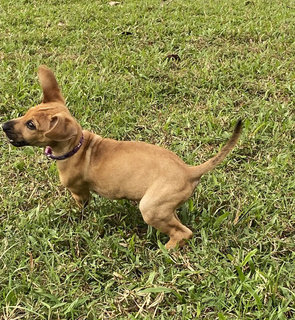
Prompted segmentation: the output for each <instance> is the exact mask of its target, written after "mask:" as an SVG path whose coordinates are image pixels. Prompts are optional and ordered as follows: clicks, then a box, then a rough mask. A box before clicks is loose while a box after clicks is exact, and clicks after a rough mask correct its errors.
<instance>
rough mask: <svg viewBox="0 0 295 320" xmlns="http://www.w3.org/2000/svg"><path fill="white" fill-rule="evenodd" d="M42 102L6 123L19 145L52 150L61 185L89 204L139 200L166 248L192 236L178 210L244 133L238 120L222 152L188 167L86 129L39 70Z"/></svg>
mask: <svg viewBox="0 0 295 320" xmlns="http://www.w3.org/2000/svg"><path fill="white" fill-rule="evenodd" d="M38 76H39V81H40V84H41V86H42V89H43V101H42V103H41V104H40V105H37V106H36V107H32V108H30V109H29V110H28V112H27V113H26V114H25V115H24V116H23V117H20V118H17V119H14V120H11V121H8V122H6V123H4V124H3V125H2V127H3V130H4V131H5V133H6V135H7V137H8V138H9V141H10V142H11V143H12V144H13V145H14V146H17V147H21V146H39V147H45V146H49V147H47V151H46V152H47V155H48V156H49V157H51V158H53V159H56V160H57V168H58V172H59V177H60V180H61V183H62V184H63V185H64V186H65V187H67V188H68V189H69V190H70V191H71V193H72V195H73V197H74V198H75V200H76V201H77V203H78V204H79V205H80V206H84V205H85V204H86V203H87V202H88V200H89V197H90V192H91V191H93V192H96V193H98V194H99V195H101V196H103V197H106V198H109V199H122V198H126V199H130V200H136V201H139V209H140V211H141V213H142V216H143V219H144V221H145V222H146V223H147V224H149V225H151V226H153V227H155V228H156V229H158V230H160V231H161V232H164V233H166V234H167V235H168V236H169V237H170V240H169V241H168V243H167V244H166V247H167V248H174V247H175V246H176V245H178V244H182V243H183V241H184V240H186V239H190V238H191V237H192V232H191V230H190V229H188V228H187V227H185V226H184V225H183V224H181V222H180V221H179V219H178V217H177V215H176V209H177V208H178V207H179V206H180V205H181V204H182V203H184V202H185V201H186V200H187V199H188V198H189V197H190V196H191V194H192V193H193V191H194V189H195V187H196V185H197V184H198V183H199V181H200V178H201V176H202V175H203V174H205V173H207V172H208V171H210V170H212V169H213V168H215V167H216V166H217V165H218V164H219V163H220V162H221V161H222V160H223V159H224V158H225V156H226V155H227V154H228V153H229V152H230V151H231V150H232V148H233V147H234V146H235V144H236V143H237V141H238V138H239V136H240V133H241V129H242V123H241V121H239V122H238V124H237V126H236V128H235V130H234V133H233V135H232V137H231V138H230V140H229V141H228V143H227V144H226V145H225V146H224V147H223V148H222V149H221V151H220V152H219V153H218V154H217V155H216V156H215V157H213V158H211V159H210V160H208V161H206V162H205V163H202V164H200V165H198V166H188V165H186V164H185V163H184V162H183V161H182V160H181V159H180V158H178V157H177V156H176V155H175V154H174V153H172V152H171V151H168V150H165V149H163V148H160V147H158V146H154V145H151V144H147V143H143V142H133V141H116V140H112V139H106V138H102V137H101V136H98V135H96V134H94V133H91V132H89V131H86V130H82V129H81V127H80V125H79V124H78V123H77V121H76V120H75V119H74V118H73V117H72V116H71V114H70V112H69V110H68V109H67V107H66V106H65V101H64V98H63V96H62V94H61V92H60V89H59V87H58V84H57V82H56V79H55V77H54V74H53V73H52V71H51V70H49V69H48V68H47V67H45V66H40V67H39V71H38Z"/></svg>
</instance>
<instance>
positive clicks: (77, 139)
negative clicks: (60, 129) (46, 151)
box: [50, 130, 83, 157]
mask: <svg viewBox="0 0 295 320" xmlns="http://www.w3.org/2000/svg"><path fill="white" fill-rule="evenodd" d="M82 136H83V133H82V130H79V133H78V134H77V135H75V136H74V137H72V138H71V139H70V140H67V141H59V142H57V143H54V144H53V145H52V146H50V147H51V150H52V155H54V156H55V157H60V156H63V155H65V154H67V153H69V152H71V151H72V150H74V149H75V148H76V147H77V146H78V145H79V144H80V143H82V142H83V141H82V140H83V139H82Z"/></svg>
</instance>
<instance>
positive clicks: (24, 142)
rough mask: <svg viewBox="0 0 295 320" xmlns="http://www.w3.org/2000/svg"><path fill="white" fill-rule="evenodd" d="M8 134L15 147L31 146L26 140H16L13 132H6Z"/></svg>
mask: <svg viewBox="0 0 295 320" xmlns="http://www.w3.org/2000/svg"><path fill="white" fill-rule="evenodd" d="M6 136H7V138H8V141H9V142H10V143H11V144H12V145H13V146H15V147H24V146H29V143H28V142H27V141H25V140H19V141H18V140H16V138H15V137H14V136H13V135H12V134H8V133H7V132H6Z"/></svg>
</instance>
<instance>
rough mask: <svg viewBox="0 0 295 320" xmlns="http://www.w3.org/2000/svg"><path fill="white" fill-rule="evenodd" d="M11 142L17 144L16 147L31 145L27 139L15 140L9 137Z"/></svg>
mask: <svg viewBox="0 0 295 320" xmlns="http://www.w3.org/2000/svg"><path fill="white" fill-rule="evenodd" d="M9 142H10V143H11V144H12V145H13V146H15V147H24V146H29V144H28V143H27V141H25V140H21V141H14V140H12V139H9Z"/></svg>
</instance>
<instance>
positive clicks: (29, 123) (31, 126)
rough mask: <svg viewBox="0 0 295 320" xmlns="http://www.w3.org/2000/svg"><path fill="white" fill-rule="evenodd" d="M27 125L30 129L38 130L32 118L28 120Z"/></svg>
mask: <svg viewBox="0 0 295 320" xmlns="http://www.w3.org/2000/svg"><path fill="white" fill-rule="evenodd" d="M26 126H27V128H28V129H30V130H36V126H35V125H34V122H33V121H32V120H30V121H28V122H27V123H26Z"/></svg>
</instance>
